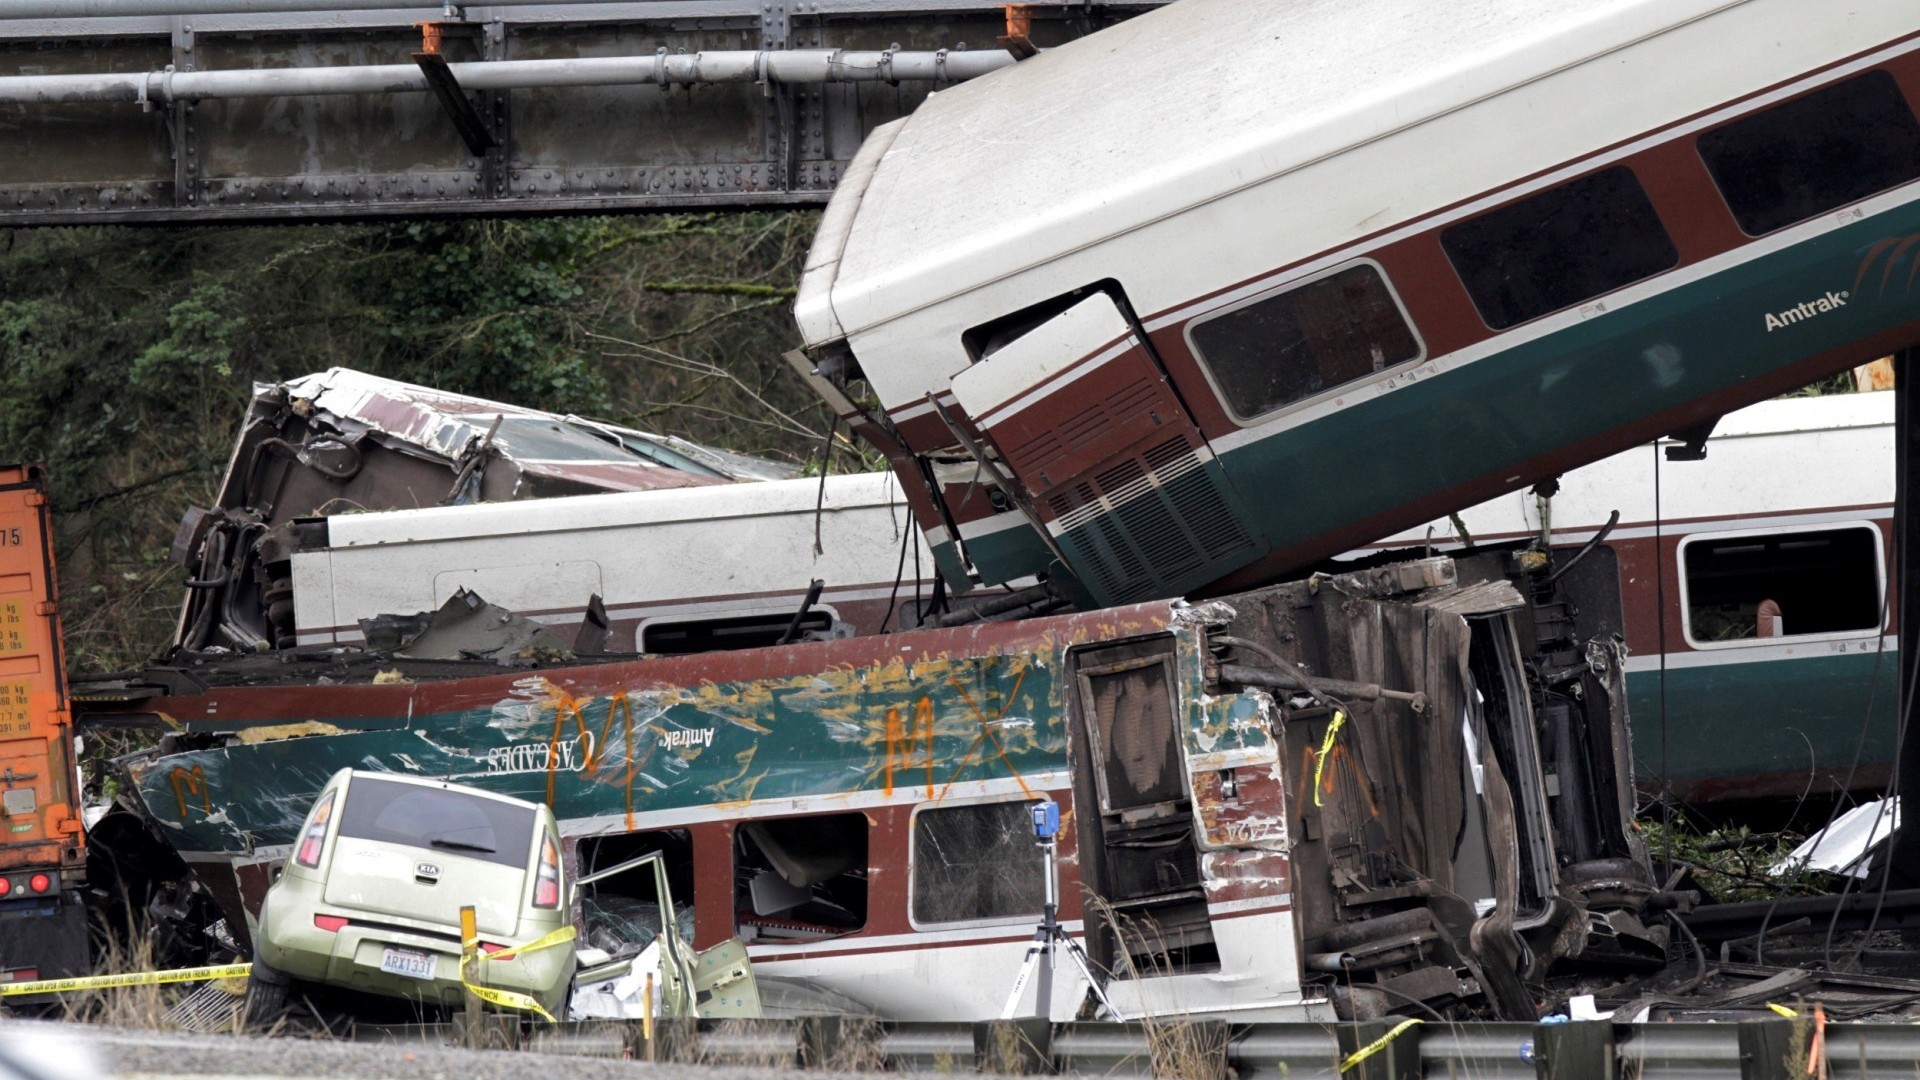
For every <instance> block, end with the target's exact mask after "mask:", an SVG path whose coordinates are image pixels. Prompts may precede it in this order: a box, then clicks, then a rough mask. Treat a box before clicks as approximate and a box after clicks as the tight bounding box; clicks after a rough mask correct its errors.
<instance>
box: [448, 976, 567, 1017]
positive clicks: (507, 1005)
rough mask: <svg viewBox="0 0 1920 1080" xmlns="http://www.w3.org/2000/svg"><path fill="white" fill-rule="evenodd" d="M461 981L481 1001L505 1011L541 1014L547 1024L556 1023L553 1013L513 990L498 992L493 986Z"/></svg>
mask: <svg viewBox="0 0 1920 1080" xmlns="http://www.w3.org/2000/svg"><path fill="white" fill-rule="evenodd" d="M460 981H461V982H463V983H466V986H467V989H468V990H469V991H471V992H472V993H473V996H475V997H477V998H479V999H480V1000H481V1001H485V1002H488V1003H490V1004H494V1005H498V1006H500V1007H501V1008H503V1009H520V1010H522V1011H525V1012H534V1013H539V1014H540V1016H541V1018H542V1019H544V1020H545V1021H546V1022H547V1023H549V1024H552V1023H555V1022H556V1021H555V1020H554V1018H553V1014H552V1013H550V1012H548V1011H547V1010H545V1009H543V1008H541V1007H540V1003H539V1002H537V1001H535V1000H533V999H532V998H531V997H528V996H527V995H525V994H520V993H515V992H514V991H512V990H496V989H494V988H493V987H491V986H481V985H480V984H479V983H473V982H467V980H465V979H462V980H460Z"/></svg>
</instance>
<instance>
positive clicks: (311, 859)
mask: <svg viewBox="0 0 1920 1080" xmlns="http://www.w3.org/2000/svg"><path fill="white" fill-rule="evenodd" d="M339 793H340V791H339V789H338V788H335V789H334V790H332V791H329V792H327V797H326V798H324V799H321V800H320V805H319V806H316V807H314V808H313V817H312V819H311V820H309V821H308V822H307V829H306V831H305V832H304V833H302V834H301V835H300V850H298V851H296V852H294V853H293V861H294V862H297V863H299V864H300V865H301V866H305V867H308V868H310V869H315V870H317V869H319V868H320V849H321V847H322V846H324V845H325V843H326V840H327V822H328V821H330V820H331V819H332V818H333V797H334V796H335V795H338V794H339Z"/></svg>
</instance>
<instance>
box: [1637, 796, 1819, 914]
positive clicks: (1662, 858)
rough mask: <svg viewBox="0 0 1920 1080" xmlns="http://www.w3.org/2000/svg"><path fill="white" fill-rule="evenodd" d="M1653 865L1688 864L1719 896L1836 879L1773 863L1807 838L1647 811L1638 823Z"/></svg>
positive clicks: (1804, 887) (1801, 887)
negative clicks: (1784, 869) (1667, 818)
mask: <svg viewBox="0 0 1920 1080" xmlns="http://www.w3.org/2000/svg"><path fill="white" fill-rule="evenodd" d="M1635 827H1636V828H1637V829H1638V830H1639V831H1640V834H1641V837H1642V838H1643V839H1644V840H1645V841H1646V844H1647V852H1648V854H1650V855H1651V856H1652V857H1653V861H1654V864H1655V865H1656V866H1657V865H1659V864H1661V863H1667V862H1671V863H1674V864H1678V865H1685V866H1687V867H1689V868H1690V869H1691V870H1692V871H1693V878H1694V880H1695V881H1697V882H1698V883H1699V884H1700V886H1701V887H1702V888H1704V889H1706V890H1707V892H1708V893H1710V894H1712V896H1713V898H1714V899H1716V900H1725V901H1736V900H1767V899H1771V898H1773V897H1775V896H1813V895H1816V894H1818V893H1822V892H1826V891H1828V888H1829V887H1830V886H1831V885H1832V883H1833V878H1831V877H1830V876H1828V875H1825V874H1820V873H1807V872H1804V871H1800V872H1794V873H1787V874H1776V873H1774V872H1773V867H1774V866H1776V865H1778V864H1779V863H1781V862H1782V861H1783V860H1785V859H1786V857H1787V856H1788V855H1789V854H1791V853H1792V851H1793V849H1794V848H1795V847H1796V846H1798V845H1799V843H1800V841H1801V840H1804V839H1805V837H1803V836H1799V835H1795V834H1793V833H1784V832H1776V833H1756V832H1753V831H1751V830H1749V829H1748V828H1747V827H1746V826H1745V825H1721V826H1706V825H1695V824H1694V823H1692V822H1690V821H1688V820H1686V819H1685V818H1683V817H1675V818H1673V819H1672V820H1671V821H1666V822H1662V821H1661V820H1659V818H1658V817H1657V816H1655V815H1654V814H1648V815H1647V816H1645V817H1642V818H1641V819H1640V820H1639V821H1638V822H1636V823H1635Z"/></svg>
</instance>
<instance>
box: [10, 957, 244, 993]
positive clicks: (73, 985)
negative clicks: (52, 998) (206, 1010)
mask: <svg viewBox="0 0 1920 1080" xmlns="http://www.w3.org/2000/svg"><path fill="white" fill-rule="evenodd" d="M252 970H253V965H252V964H222V965H219V966H217V967H197V968H176V969H174V970H172V971H130V972H127V973H125V974H122V975H82V976H79V977H78V978H73V979H36V980H34V981H33V982H17V983H7V984H5V985H0V997H15V996H17V995H21V994H62V993H66V992H67V991H69V990H107V989H116V988H119V987H123V986H159V985H161V984H163V983H182V982H205V981H207V980H208V979H232V978H237V977H239V976H242V975H245V974H246V973H247V972H249V971H252Z"/></svg>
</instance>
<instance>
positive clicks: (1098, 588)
mask: <svg viewBox="0 0 1920 1080" xmlns="http://www.w3.org/2000/svg"><path fill="white" fill-rule="evenodd" d="M952 387H953V395H954V399H955V401H957V402H958V404H959V406H960V408H961V410H962V411H963V412H964V414H965V419H966V420H967V421H968V422H970V423H971V425H972V426H973V427H974V429H975V430H977V431H978V432H979V433H980V434H981V436H982V437H983V438H984V439H985V440H986V441H987V443H988V444H990V445H991V447H992V449H993V451H994V453H995V454H996V455H997V457H998V458H999V465H1000V466H1001V467H1004V469H1005V470H1006V471H1007V472H1008V473H1010V474H1011V475H1010V480H1011V481H1012V483H1013V484H1014V485H1015V487H1016V488H1017V490H1016V491H1014V492H1011V493H1010V494H1012V495H1013V496H1014V497H1015V498H1017V499H1020V500H1021V501H1022V502H1023V503H1025V509H1027V511H1028V513H1029V515H1030V516H1031V517H1032V518H1033V519H1034V520H1035V523H1036V525H1037V526H1038V527H1041V528H1044V529H1046V530H1047V532H1048V533H1050V534H1051V536H1052V537H1053V543H1054V546H1055V547H1056V549H1057V551H1058V552H1059V556H1060V557H1061V558H1062V559H1063V560H1065V561H1066V562H1067V564H1068V566H1069V568H1070V569H1071V570H1072V571H1073V573H1074V574H1075V575H1076V576H1077V577H1078V578H1079V579H1080V581H1081V583H1082V584H1083V585H1084V586H1085V587H1086V588H1087V590H1088V591H1089V592H1090V593H1091V594H1092V596H1093V599H1094V600H1095V601H1096V602H1097V603H1099V604H1100V605H1102V606H1110V605H1114V604H1123V603H1128V602H1131V601H1137V600H1143V599H1147V598H1150V597H1159V596H1177V595H1180V594H1181V593H1183V592H1185V591H1187V590H1188V589H1190V588H1192V587H1194V586H1197V585H1201V584H1204V583H1205V582H1207V581H1211V580H1213V579H1215V578H1217V577H1219V576H1220V575H1221V573H1223V572H1225V570H1226V569H1228V568H1230V567H1231V566H1232V565H1237V564H1238V563H1239V562H1240V561H1241V560H1240V559H1237V558H1235V555H1236V553H1241V552H1244V551H1245V550H1246V549H1247V548H1249V547H1251V546H1252V545H1253V542H1254V537H1253V536H1252V534H1251V532H1250V526H1249V525H1248V523H1247V516H1246V514H1245V512H1244V511H1243V509H1242V507H1241V506H1240V503H1239V500H1238V499H1237V498H1236V497H1235V495H1234V493H1233V491H1232V489H1231V488H1230V486H1229V485H1228V483H1227V480H1226V478H1225V476H1224V475H1223V474H1222V472H1221V470H1220V467H1219V463H1218V462H1217V461H1216V460H1215V458H1214V456H1213V452H1212V450H1211V449H1210V448H1209V447H1208V446H1207V442H1206V438H1205V436H1203V435H1202V434H1201V432H1200V429H1199V427H1198V426H1197V425H1196V424H1195V423H1194V420H1193V417H1192V416H1191V415H1190V414H1189V413H1188V412H1187V409H1186V406H1185V405H1184V404H1183V403H1182V402H1181V400H1180V397H1179V395H1178V393H1176V391H1175V389H1174V387H1173V385H1172V384H1171V383H1169V382H1168V381H1167V378H1166V375H1165V374H1164V373H1163V372H1162V370H1161V368H1160V365H1159V363H1158V362H1157V361H1156V360H1155V358H1154V356H1153V355H1152V353H1151V352H1150V351H1149V349H1148V346H1147V345H1146V343H1145V342H1144V341H1143V340H1142V338H1141V335H1140V333H1139V331H1138V330H1137V328H1136V327H1135V325H1134V324H1133V322H1132V321H1131V320H1130V319H1129V318H1128V317H1127V315H1126V314H1125V313H1124V312H1123V311H1122V310H1121V308H1120V306H1119V305H1118V304H1116V303H1115V300H1114V297H1113V296H1112V295H1110V294H1109V293H1106V292H1093V293H1091V294H1089V295H1087V296H1086V297H1084V298H1083V299H1080V300H1078V301H1076V302H1074V303H1072V304H1071V305H1070V306H1068V307H1066V308H1065V309H1063V310H1061V311H1059V312H1058V313H1057V314H1054V315H1053V316H1052V317H1051V318H1048V319H1047V320H1046V321H1044V322H1042V323H1040V324H1039V325H1038V326H1036V327H1033V328H1032V329H1030V330H1027V331H1026V332H1025V333H1024V334H1021V335H1020V336H1018V337H1016V338H1014V339H1013V340H1011V341H1008V342H1006V343H1005V344H1003V345H1001V346H1000V347H999V348H998V349H996V350H995V351H993V352H992V353H991V354H989V355H987V356H986V357H985V358H984V359H982V360H980V361H979V362H978V363H975V364H973V365H972V366H971V367H968V368H967V369H966V370H964V371H962V372H960V373H959V374H957V375H955V376H954V377H953V380H952Z"/></svg>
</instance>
